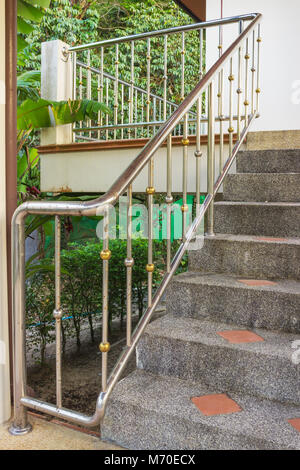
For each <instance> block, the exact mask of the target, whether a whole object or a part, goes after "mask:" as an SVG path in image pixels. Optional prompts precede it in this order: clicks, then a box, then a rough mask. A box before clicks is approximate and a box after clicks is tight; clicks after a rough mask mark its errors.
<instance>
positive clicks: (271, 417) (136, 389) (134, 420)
mask: <svg viewBox="0 0 300 470" xmlns="http://www.w3.org/2000/svg"><path fill="white" fill-rule="evenodd" d="M226 392H227V391H226V390H224V389H223V388H218V387H216V386H214V387H208V386H207V385H204V384H203V383H192V382H188V381H184V380H179V379H175V378H170V377H158V376H156V375H153V374H149V373H145V372H143V371H136V372H134V373H133V374H131V375H130V376H128V377H126V378H125V379H123V380H122V381H121V382H120V383H119V384H118V385H117V387H116V389H115V391H114V393H113V395H112V397H111V400H110V401H109V404H108V409H107V414H106V417H105V420H104V424H103V430H102V437H103V439H105V440H109V441H111V440H114V441H117V442H118V443H120V444H121V445H122V446H124V447H126V448H130V449H151V450H152V449H153V450H155V449H157V450H164V449H166V450H169V449H174V450H179V449H183V450H195V449H215V450H221V449H224V450H229V449H234V450H237V449H243V450H246V449H251V450H255V449H257V450H262V449H300V433H299V432H298V431H297V430H296V429H295V428H294V427H293V426H292V425H291V424H290V423H289V422H288V420H289V419H291V418H298V417H299V416H300V408H299V407H296V406H291V405H283V404H280V403H277V402H270V401H267V400H263V399H258V398H254V397H251V396H248V395H247V394H245V395H237V394H235V393H230V394H228V395H229V397H230V398H231V399H233V400H234V401H236V402H237V403H238V404H239V405H240V407H241V408H242V411H240V412H239V413H233V414H230V415H219V416H204V415H203V414H202V413H201V412H200V411H199V410H198V409H197V408H196V407H195V405H194V404H193V403H192V401H191V397H193V396H200V395H207V394H209V393H226Z"/></svg>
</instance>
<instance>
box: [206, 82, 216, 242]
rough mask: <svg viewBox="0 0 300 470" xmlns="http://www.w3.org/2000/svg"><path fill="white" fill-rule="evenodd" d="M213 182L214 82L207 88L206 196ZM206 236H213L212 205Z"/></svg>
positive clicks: (209, 211)
mask: <svg viewBox="0 0 300 470" xmlns="http://www.w3.org/2000/svg"><path fill="white" fill-rule="evenodd" d="M214 180H215V112H214V82H213V81H212V82H211V83H210V85H209V86H208V145H207V194H213V191H214V182H215V181H214ZM207 235H214V204H213V202H212V203H211V204H210V206H209V209H208V217H207Z"/></svg>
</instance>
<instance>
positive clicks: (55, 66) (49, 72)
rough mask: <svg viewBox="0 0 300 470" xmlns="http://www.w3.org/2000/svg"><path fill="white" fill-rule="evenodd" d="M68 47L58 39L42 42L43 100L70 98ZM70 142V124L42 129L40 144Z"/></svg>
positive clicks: (70, 70) (70, 72) (69, 57)
mask: <svg viewBox="0 0 300 470" xmlns="http://www.w3.org/2000/svg"><path fill="white" fill-rule="evenodd" d="M68 47H69V46H68V44H66V43H64V42H62V41H60V40H55V41H49V42H43V43H42V64H41V97H42V98H44V99H45V100H52V101H66V100H68V99H71V98H72V60H71V54H68V55H67V56H66V55H64V51H65V49H66V48H68ZM72 142H73V136H72V124H67V125H64V126H57V127H52V128H48V129H42V132H41V145H52V144H53V145H55V144H56V145H61V144H70V143H72Z"/></svg>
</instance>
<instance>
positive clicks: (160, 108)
mask: <svg viewBox="0 0 300 470" xmlns="http://www.w3.org/2000/svg"><path fill="white" fill-rule="evenodd" d="M162 105H163V103H162V101H161V100H159V110H158V119H159V122H161V120H162Z"/></svg>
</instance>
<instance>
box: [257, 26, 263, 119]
mask: <svg viewBox="0 0 300 470" xmlns="http://www.w3.org/2000/svg"><path fill="white" fill-rule="evenodd" d="M257 34H258V37H257V40H256V41H257V74H256V80H257V81H256V113H257V115H258V116H259V94H260V44H261V41H262V38H261V36H260V24H259V25H258V32H257ZM258 116H257V117H258Z"/></svg>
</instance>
